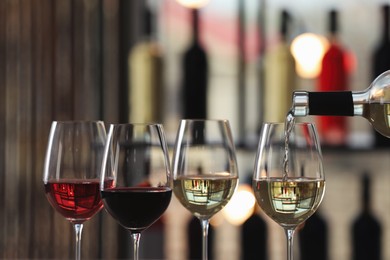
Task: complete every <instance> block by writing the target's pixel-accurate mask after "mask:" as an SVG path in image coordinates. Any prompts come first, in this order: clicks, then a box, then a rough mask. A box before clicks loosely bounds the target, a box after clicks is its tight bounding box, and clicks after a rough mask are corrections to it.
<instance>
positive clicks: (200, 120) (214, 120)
mask: <svg viewBox="0 0 390 260" xmlns="http://www.w3.org/2000/svg"><path fill="white" fill-rule="evenodd" d="M181 121H182V122H187V121H188V122H189V121H192V122H229V120H228V119H206V118H205V119H200V118H184V119H182V120H181Z"/></svg>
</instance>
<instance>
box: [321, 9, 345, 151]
mask: <svg viewBox="0 0 390 260" xmlns="http://www.w3.org/2000/svg"><path fill="white" fill-rule="evenodd" d="M328 40H329V47H328V49H327V51H326V52H325V54H324V56H323V59H322V69H321V72H320V75H319V77H318V88H317V89H318V91H321V92H334V91H346V90H348V89H349V80H348V69H347V52H346V50H345V49H344V47H343V45H342V44H341V41H340V39H339V23H338V12H337V11H336V10H331V11H330V12H329V37H328ZM330 105H331V104H330ZM347 123H348V121H347V118H346V117H341V116H322V117H319V118H318V131H319V134H320V136H321V139H322V140H323V141H324V144H326V145H331V146H343V145H345V144H346V138H347V134H348V125H347Z"/></svg>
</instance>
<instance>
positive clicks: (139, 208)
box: [102, 187, 172, 232]
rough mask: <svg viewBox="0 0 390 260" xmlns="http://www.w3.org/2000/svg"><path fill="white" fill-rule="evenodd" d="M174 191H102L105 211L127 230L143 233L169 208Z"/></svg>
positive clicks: (122, 189)
mask: <svg viewBox="0 0 390 260" xmlns="http://www.w3.org/2000/svg"><path fill="white" fill-rule="evenodd" d="M171 196H172V190H171V189H170V188H166V187H160V188H154V187H137V188H134V187H132V188H130V187H129V188H110V189H107V190H105V191H102V199H103V202H104V206H105V209H106V210H107V211H108V212H109V213H110V214H111V215H112V216H113V217H114V218H115V219H116V220H117V221H118V222H119V224H121V225H122V226H123V227H125V228H126V229H129V230H131V231H132V232H141V231H142V230H144V229H146V228H148V227H149V226H150V225H152V224H153V223H154V222H155V221H156V220H157V219H159V217H160V216H161V215H162V214H163V213H164V211H165V210H166V209H167V208H168V205H169V202H170V201H171Z"/></svg>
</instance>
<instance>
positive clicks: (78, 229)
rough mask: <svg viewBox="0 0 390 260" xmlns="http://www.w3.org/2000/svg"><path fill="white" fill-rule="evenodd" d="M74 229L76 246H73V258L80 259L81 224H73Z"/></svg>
mask: <svg viewBox="0 0 390 260" xmlns="http://www.w3.org/2000/svg"><path fill="white" fill-rule="evenodd" d="M74 231H75V234H76V248H75V254H76V256H75V258H76V260H80V257H81V234H82V232H83V224H74Z"/></svg>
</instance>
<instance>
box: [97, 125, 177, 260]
mask: <svg viewBox="0 0 390 260" xmlns="http://www.w3.org/2000/svg"><path fill="white" fill-rule="evenodd" d="M107 183H112V186H110V185H107ZM171 187H172V180H171V172H170V163H169V154H168V148H167V144H166V141H165V134H164V130H163V126H162V125H160V124H111V125H110V128H109V132H108V137H107V143H106V147H105V152H104V158H103V166H102V174H101V179H100V190H101V196H102V199H103V203H104V208H105V209H106V211H107V212H108V213H109V214H110V215H111V216H112V217H113V218H114V219H115V220H116V221H117V222H118V223H119V224H120V225H121V226H123V227H124V228H125V229H126V230H128V231H129V232H130V234H131V236H132V238H133V246H134V248H133V249H134V251H133V253H134V259H135V260H138V257H139V253H138V252H139V243H140V238H141V232H142V231H143V230H145V229H147V228H148V227H149V226H151V225H152V224H153V223H154V222H155V221H157V220H158V219H159V218H160V217H161V216H162V214H163V213H164V212H165V210H166V209H167V208H168V205H169V203H170V201H171V196H172V189H171Z"/></svg>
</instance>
